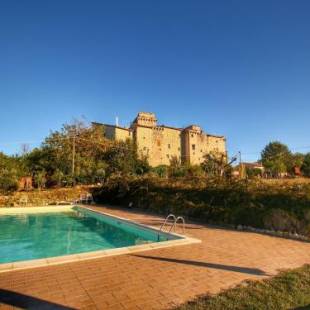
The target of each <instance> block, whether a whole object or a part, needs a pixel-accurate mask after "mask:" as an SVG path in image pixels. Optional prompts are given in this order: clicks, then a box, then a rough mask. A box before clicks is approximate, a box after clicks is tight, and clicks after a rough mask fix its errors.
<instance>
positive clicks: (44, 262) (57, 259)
mask: <svg viewBox="0 0 310 310" xmlns="http://www.w3.org/2000/svg"><path fill="white" fill-rule="evenodd" d="M75 206H77V207H81V208H84V209H87V210H89V211H91V212H94V213H97V214H102V215H106V216H109V217H112V218H116V219H119V220H122V221H125V222H128V223H131V224H134V225H137V226H140V227H143V228H147V229H152V230H155V231H157V232H159V229H158V227H154V226H151V225H145V224H141V223H138V222H136V221H133V220H130V219H126V218H123V217H120V216H116V215H113V214H109V213H106V212H100V211H97V210H93V209H91V208H89V207H86V206H84V205H79V204H75V205H62V206H53V207H49V206H47V207H20V208H1V209H0V215H4V214H8V215H11V214H23V213H31V211H35V212H33V213H44V212H59V211H60V210H62V212H64V211H68V212H69V211H70V210H72V208H73V207H75ZM56 208H57V210H56ZM4 209H6V210H4ZM13 209H15V210H13ZM17 210H18V211H17ZM2 211H8V213H5V212H2ZM11 211H12V212H11ZM16 211H17V212H16ZM164 233H167V234H170V235H174V236H177V237H181V239H175V240H168V241H162V242H152V243H147V244H141V245H133V246H129V247H122V248H115V249H109V250H99V251H91V252H84V253H78V254H70V255H62V256H54V257H49V258H40V259H32V260H25V261H18V262H12V263H0V273H3V272H9V271H17V270H23V269H30V268H37V267H46V266H53V265H59V264H65V263H73V262H79V261H84V260H92V259H98V258H103V257H111V256H118V255H123V254H131V253H136V252H143V251H150V250H155V249H161V248H167V247H172V246H180V245H188V244H194V243H201V240H199V239H196V238H192V237H188V236H186V235H181V234H177V233H175V232H173V233H172V232H164Z"/></svg>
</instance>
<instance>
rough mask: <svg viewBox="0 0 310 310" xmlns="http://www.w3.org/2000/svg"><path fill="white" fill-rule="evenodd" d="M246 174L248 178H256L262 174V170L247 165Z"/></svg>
mask: <svg viewBox="0 0 310 310" xmlns="http://www.w3.org/2000/svg"><path fill="white" fill-rule="evenodd" d="M246 175H247V177H248V178H255V177H260V176H262V170H261V169H258V168H249V167H246Z"/></svg>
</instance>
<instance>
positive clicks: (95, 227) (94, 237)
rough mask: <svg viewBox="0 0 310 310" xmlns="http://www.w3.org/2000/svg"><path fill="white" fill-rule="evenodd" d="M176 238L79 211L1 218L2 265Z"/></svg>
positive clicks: (114, 219)
mask: <svg viewBox="0 0 310 310" xmlns="http://www.w3.org/2000/svg"><path fill="white" fill-rule="evenodd" d="M177 238H178V237H176V236H173V235H170V234H165V233H161V234H158V232H156V231H155V230H152V229H147V228H143V227H140V226H138V225H135V224H134V223H129V222H127V221H122V220H119V219H117V218H114V217H112V216H105V215H101V214H99V213H96V212H92V211H89V210H87V209H83V208H80V207H74V209H73V210H72V212H71V211H70V212H59V213H58V212H57V213H55V212H53V213H37V214H35V213H33V214H15V215H0V263H8V262H16V261H24V260H31V259H38V258H47V257H54V256H62V255H69V254H76V253H83V252H91V251H97V250H106V249H113V248H121V247H127V246H132V245H138V244H143V243H149V242H161V241H166V240H171V239H177Z"/></svg>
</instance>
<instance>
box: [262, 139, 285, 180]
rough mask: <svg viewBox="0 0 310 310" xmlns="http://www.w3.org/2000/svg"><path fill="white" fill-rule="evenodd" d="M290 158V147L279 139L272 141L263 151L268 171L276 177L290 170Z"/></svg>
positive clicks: (263, 158) (264, 163)
mask: <svg viewBox="0 0 310 310" xmlns="http://www.w3.org/2000/svg"><path fill="white" fill-rule="evenodd" d="M290 159H291V152H290V150H289V148H288V147H287V145H285V144H283V143H281V142H279V141H274V142H270V143H269V144H267V145H266V147H265V148H264V149H263V151H262V153H261V160H262V163H263V165H264V167H265V169H266V171H267V172H269V173H270V174H271V175H272V176H276V177H277V176H279V175H280V174H281V173H285V172H287V171H288V169H289V167H290Z"/></svg>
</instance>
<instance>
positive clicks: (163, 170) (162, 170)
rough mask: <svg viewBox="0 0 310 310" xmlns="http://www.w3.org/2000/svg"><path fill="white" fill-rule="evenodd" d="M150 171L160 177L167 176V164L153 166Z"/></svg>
mask: <svg viewBox="0 0 310 310" xmlns="http://www.w3.org/2000/svg"><path fill="white" fill-rule="evenodd" d="M151 171H152V172H153V173H155V175H157V176H158V177H160V178H167V177H168V166H166V165H160V166H157V167H154V168H152V169H151Z"/></svg>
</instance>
